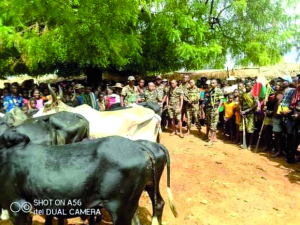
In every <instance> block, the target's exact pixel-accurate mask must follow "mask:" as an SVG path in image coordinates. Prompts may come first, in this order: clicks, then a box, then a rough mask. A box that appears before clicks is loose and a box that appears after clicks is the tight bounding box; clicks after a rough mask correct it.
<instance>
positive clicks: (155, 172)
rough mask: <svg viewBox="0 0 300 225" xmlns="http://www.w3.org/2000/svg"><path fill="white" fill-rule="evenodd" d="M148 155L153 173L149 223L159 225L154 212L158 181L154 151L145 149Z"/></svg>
mask: <svg viewBox="0 0 300 225" xmlns="http://www.w3.org/2000/svg"><path fill="white" fill-rule="evenodd" d="M146 152H147V153H148V155H149V157H150V161H151V165H152V174H153V186H154V203H153V204H154V207H153V209H154V210H153V218H152V223H151V225H159V222H158V219H157V216H156V214H157V212H156V206H157V192H158V183H157V170H156V158H155V155H154V153H153V152H152V151H151V150H148V149H147V150H146Z"/></svg>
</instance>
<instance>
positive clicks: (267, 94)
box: [255, 84, 271, 153]
mask: <svg viewBox="0 0 300 225" xmlns="http://www.w3.org/2000/svg"><path fill="white" fill-rule="evenodd" d="M270 88H271V87H270V84H267V92H266V96H265V99H264V106H265V105H266V103H267V101H268V98H269V94H270V93H269V92H270ZM265 121H266V115H264V120H263V124H262V125H261V128H260V131H259V136H258V140H257V143H256V147H255V153H257V149H258V146H259V142H260V138H261V134H262V131H263V129H264V125H265Z"/></svg>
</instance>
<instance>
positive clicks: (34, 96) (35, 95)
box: [33, 89, 44, 109]
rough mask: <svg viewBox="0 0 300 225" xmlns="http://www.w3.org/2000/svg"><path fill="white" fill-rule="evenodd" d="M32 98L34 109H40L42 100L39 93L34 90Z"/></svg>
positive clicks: (42, 103) (42, 104)
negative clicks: (34, 103)
mask: <svg viewBox="0 0 300 225" xmlns="http://www.w3.org/2000/svg"><path fill="white" fill-rule="evenodd" d="M33 98H34V99H35V100H36V108H37V109H41V108H43V106H44V100H43V99H42V98H41V94H40V91H39V90H38V89H35V90H34V91H33Z"/></svg>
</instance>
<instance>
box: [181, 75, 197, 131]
mask: <svg viewBox="0 0 300 225" xmlns="http://www.w3.org/2000/svg"><path fill="white" fill-rule="evenodd" d="M189 83H190V87H189V88H188V89H187V91H188V93H187V95H188V96H187V97H188V98H187V99H188V102H187V110H186V111H187V128H188V131H187V133H186V134H185V135H189V134H190V131H191V127H192V126H191V125H192V118H193V117H194V119H195V122H196V126H197V129H198V131H199V135H200V132H201V126H200V118H199V100H200V93H199V89H198V88H197V87H196V85H195V81H194V80H190V82H189Z"/></svg>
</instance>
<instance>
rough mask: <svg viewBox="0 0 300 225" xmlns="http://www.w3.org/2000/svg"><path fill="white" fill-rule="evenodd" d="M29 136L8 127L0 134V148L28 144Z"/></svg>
mask: <svg viewBox="0 0 300 225" xmlns="http://www.w3.org/2000/svg"><path fill="white" fill-rule="evenodd" d="M29 141H30V139H29V137H28V136H27V135H25V134H21V133H19V132H17V131H16V130H15V129H8V130H6V131H5V132H3V134H2V135H1V136H0V149H2V148H11V147H13V146H16V145H19V144H24V145H26V144H28V143H29Z"/></svg>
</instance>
